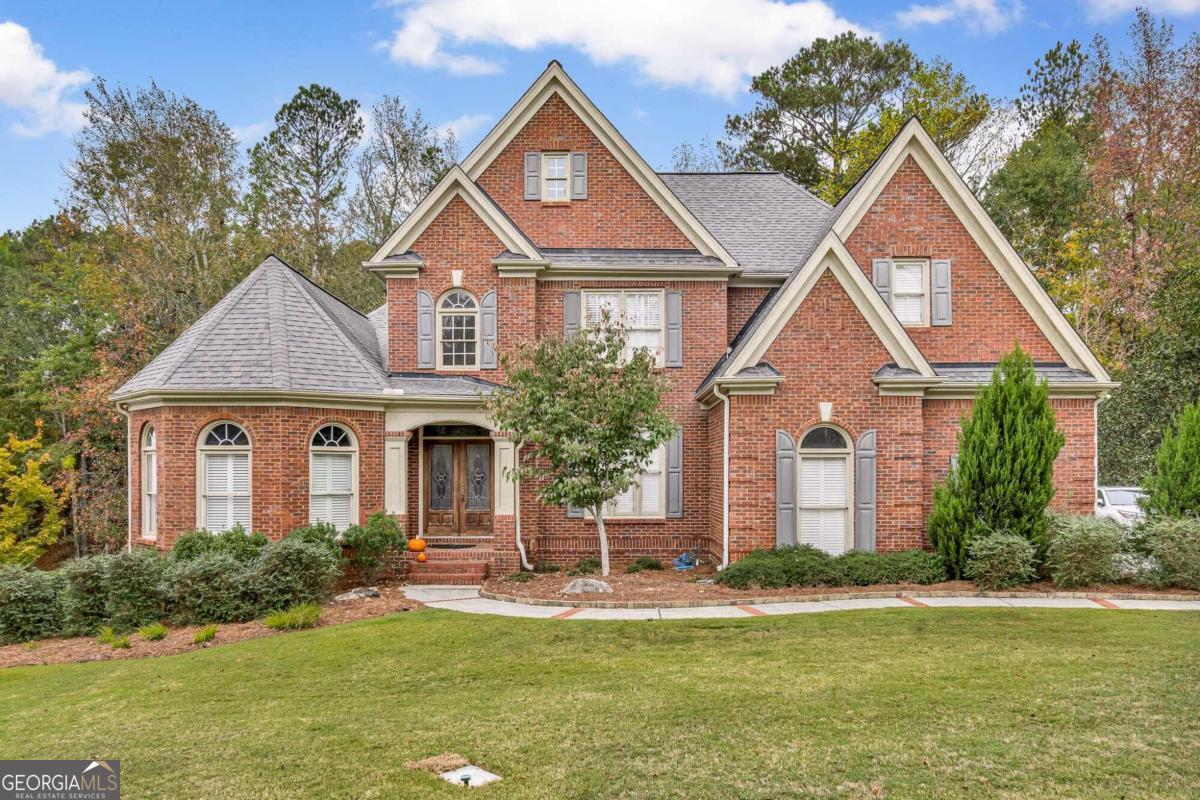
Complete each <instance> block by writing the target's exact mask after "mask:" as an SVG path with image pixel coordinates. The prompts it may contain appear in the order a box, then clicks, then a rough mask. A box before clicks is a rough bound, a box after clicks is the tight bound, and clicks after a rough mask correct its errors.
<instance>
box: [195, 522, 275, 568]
mask: <svg viewBox="0 0 1200 800" xmlns="http://www.w3.org/2000/svg"><path fill="white" fill-rule="evenodd" d="M267 542H268V539H267V537H266V536H263V535H262V534H261V533H246V531H245V529H243V528H242V526H241V525H235V526H233V527H232V528H230V529H229V530H227V531H222V532H221V533H210V532H209V531H206V530H194V531H188V532H187V533H184V534H181V535H180V537H179V538H178V539H176V540H175V544H174V546H172V547H171V558H173V559H177V560H183V561H187V560H189V559H193V558H197V557H198V556H201V555H203V554H205V553H226V554H228V555H230V556H233V557H234V558H236V559H237V560H238V561H253V560H254V559H255V558H257V557H258V554H259V551H261V550H262V549H263V548H264V547H266V545H267Z"/></svg>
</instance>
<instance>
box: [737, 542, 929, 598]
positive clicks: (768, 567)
mask: <svg viewBox="0 0 1200 800" xmlns="http://www.w3.org/2000/svg"><path fill="white" fill-rule="evenodd" d="M717 580H718V581H719V582H720V583H723V584H725V585H726V586H731V587H733V588H735V589H746V588H749V587H751V586H756V587H758V588H760V589H783V588H787V587H809V586H872V585H876V584H881V583H920V584H930V583H938V582H940V581H944V580H946V565H945V562H943V561H942V558H941V556H939V555H937V554H936V553H926V552H924V551H922V550H906V551H903V552H897V553H868V552H857V551H852V552H849V553H845V554H843V555H840V556H831V555H829V554H828V553H826V552H824V551H823V550H818V549H816V548H815V547H811V546H810V545H799V546H797V547H780V548H777V549H775V550H755V551H753V552H752V553H749V554H748V555H747V556H746V557H745V558H743V559H741V560H740V561H737V562H735V563H733V564H730V565H729V566H728V567H726V568H725V571H724V572H722V573H721V574H720V576H719V577H718V578H717Z"/></svg>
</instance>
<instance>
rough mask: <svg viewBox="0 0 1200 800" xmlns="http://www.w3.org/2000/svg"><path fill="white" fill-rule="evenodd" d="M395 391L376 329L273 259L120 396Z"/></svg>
mask: <svg viewBox="0 0 1200 800" xmlns="http://www.w3.org/2000/svg"><path fill="white" fill-rule="evenodd" d="M387 388H388V381H387V376H386V374H385V373H384V370H383V361H382V355H381V351H380V346H379V340H378V338H377V336H376V333H375V329H374V327H373V326H372V324H371V322H370V321H369V320H368V319H367V318H366V317H364V316H363V315H362V314H360V313H358V312H357V311H355V310H354V309H353V308H351V307H350V306H348V305H346V304H345V303H343V302H342V301H341V300H338V299H337V298H336V297H334V296H333V295H331V294H329V293H328V292H326V291H325V290H323V289H321V288H320V287H318V286H317V285H316V284H314V283H312V282H311V281H309V280H308V279H307V278H305V277H304V276H303V275H301V274H300V273H298V272H297V271H295V270H294V269H292V268H291V267H289V266H288V265H287V264H285V263H283V262H282V261H280V260H279V259H278V258H276V257H275V256H269V257H268V258H267V259H266V260H264V261H263V262H262V264H260V265H259V266H258V267H257V268H256V269H255V270H254V271H253V272H251V273H250V274H249V275H248V276H247V277H246V279H245V280H243V281H242V282H241V283H240V284H238V285H237V286H236V287H235V288H234V289H233V291H231V292H230V293H229V294H227V295H225V297H224V298H223V299H222V300H221V301H220V302H219V303H217V304H216V305H215V306H213V307H212V308H211V309H210V310H209V311H208V313H207V314H205V315H204V316H203V317H201V318H200V319H199V320H198V321H197V322H196V323H195V324H194V325H192V326H191V327H190V328H188V329H187V330H186V331H184V333H183V335H182V336H180V337H179V338H178V339H176V340H175V341H174V343H172V344H171V346H170V347H168V348H167V349H166V350H164V351H163V352H162V353H160V354H159V355H158V357H157V358H155V359H154V360H153V361H151V362H150V363H149V364H148V365H147V366H146V367H145V368H144V369H143V370H142V371H141V372H139V373H138V374H137V375H135V376H133V378H131V379H130V380H129V381H128V382H127V383H126V384H125V385H124V386H122V387H121V388H120V389H118V390H117V391H116V393H115V394H114V395H113V399H115V400H126V399H129V398H131V397H134V396H136V395H141V394H153V393H156V392H168V393H170V392H179V393H185V392H188V391H215V390H220V391H229V392H233V393H236V392H238V391H280V392H330V393H338V394H379V393H382V392H383V391H385V390H386V389H387Z"/></svg>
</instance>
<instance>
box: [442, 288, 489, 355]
mask: <svg viewBox="0 0 1200 800" xmlns="http://www.w3.org/2000/svg"><path fill="white" fill-rule="evenodd" d="M437 337H438V365H439V366H440V367H441V368H442V369H476V368H478V366H479V304H478V303H476V302H475V298H474V297H472V296H471V295H470V294H468V293H467V292H464V291H463V290H461V289H455V290H453V291H451V292H448V293H447V294H446V295H445V296H444V297H442V299H441V300H440V301H439V302H438V308H437Z"/></svg>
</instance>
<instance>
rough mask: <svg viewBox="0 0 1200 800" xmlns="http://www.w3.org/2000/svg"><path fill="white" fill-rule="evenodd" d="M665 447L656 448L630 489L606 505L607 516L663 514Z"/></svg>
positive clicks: (656, 515) (651, 515) (652, 515)
mask: <svg viewBox="0 0 1200 800" xmlns="http://www.w3.org/2000/svg"><path fill="white" fill-rule="evenodd" d="M663 450H664V449H663V448H661V447H660V448H659V449H658V450H655V451H654V453H652V454H651V456H650V458H649V459H648V460H647V461H646V463H645V464H644V465H643V466H642V469H641V471H640V472H639V473H638V474H637V475H636V476H635V477H634V479H633V483H632V484H631V485H630V487H629V488H628V489H626V490H625V491H623V492H621V493H620V494H619V495H617V496H616V497H614V498H613V499H612V500H611V501H610V502H609V503H608V504H607V505H605V507H604V516H606V517H661V516H663V484H664V481H663V463H664V462H665V460H666V459H665V458H664V452H663Z"/></svg>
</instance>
